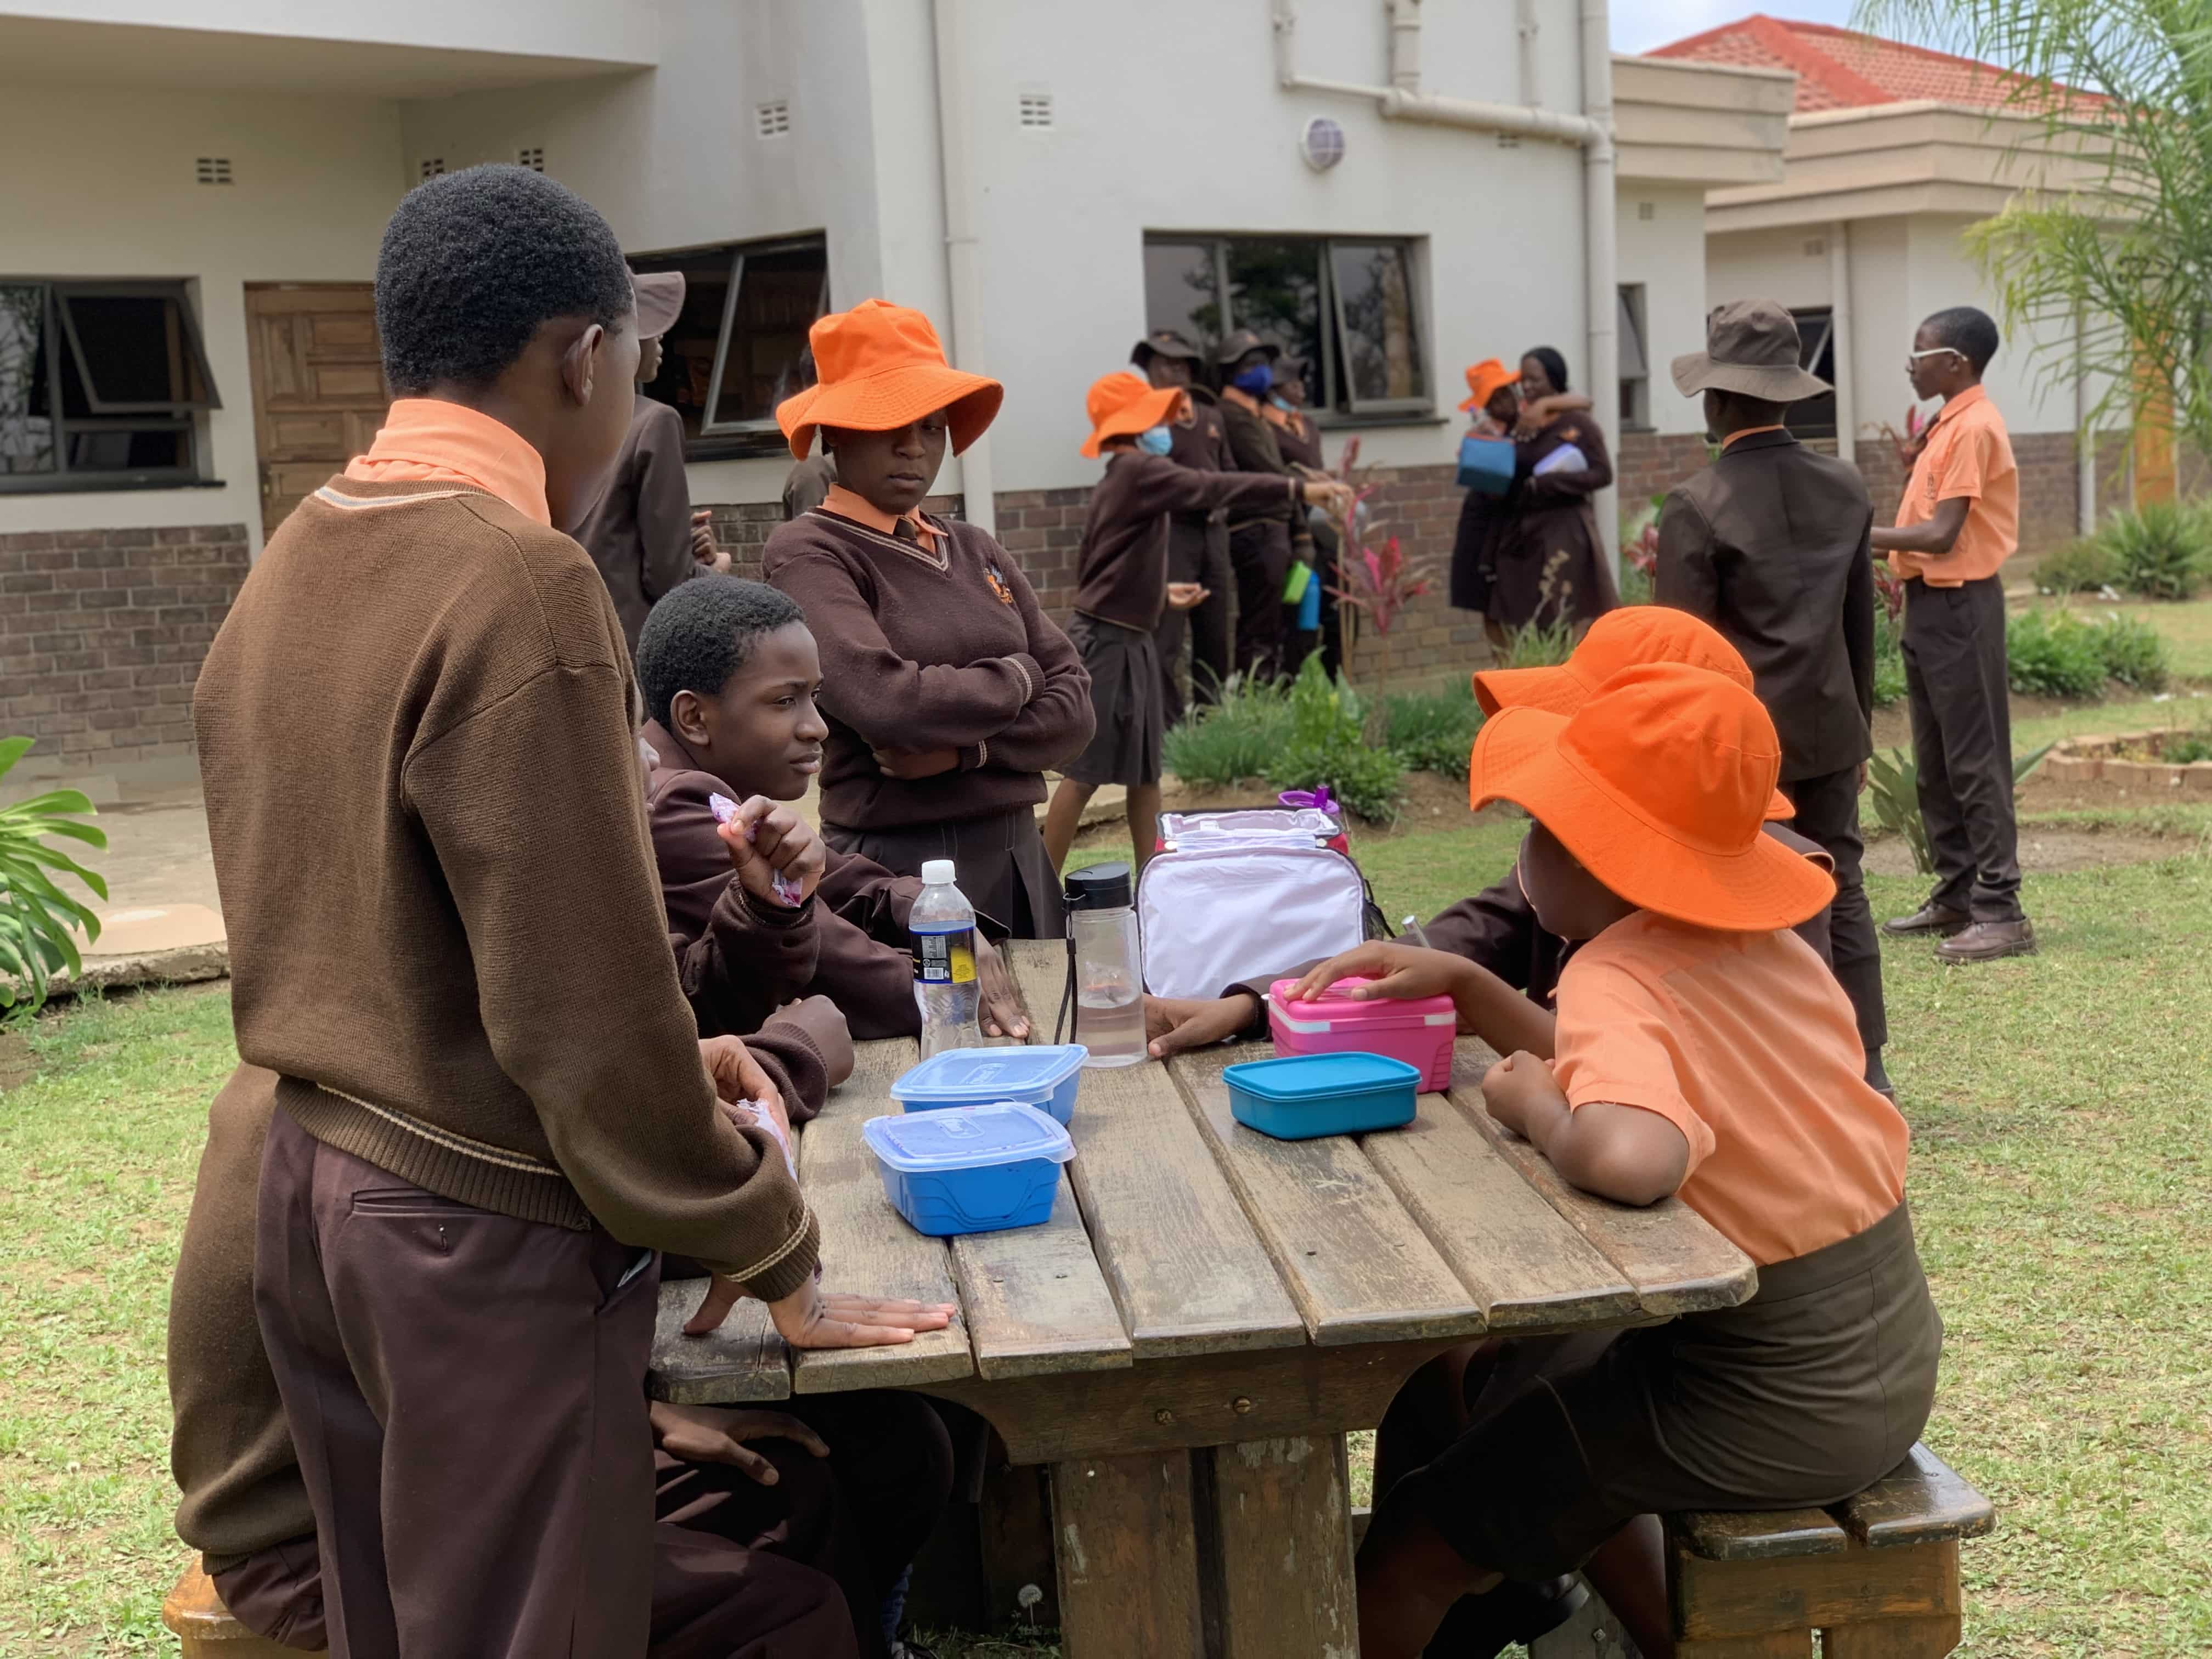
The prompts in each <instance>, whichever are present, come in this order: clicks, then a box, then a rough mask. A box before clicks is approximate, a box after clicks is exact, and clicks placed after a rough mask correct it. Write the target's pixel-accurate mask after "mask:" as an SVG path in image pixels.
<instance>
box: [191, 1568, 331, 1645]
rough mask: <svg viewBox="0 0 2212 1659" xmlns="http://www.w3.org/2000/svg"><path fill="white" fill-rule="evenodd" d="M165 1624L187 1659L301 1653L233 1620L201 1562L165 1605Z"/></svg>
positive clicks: (192, 1569)
mask: <svg viewBox="0 0 2212 1659" xmlns="http://www.w3.org/2000/svg"><path fill="white" fill-rule="evenodd" d="M161 1622H162V1623H163V1624H164V1625H167V1626H168V1627H169V1629H170V1631H171V1632H173V1634H174V1635H175V1636H176V1638H177V1640H178V1641H179V1643H181V1644H183V1645H184V1659H297V1655H298V1653H299V1651H300V1650H298V1649H297V1648H288V1647H286V1646H284V1645H283V1644H281V1643H277V1642H272V1641H270V1639H269V1638H267V1637H265V1636H256V1635H255V1634H254V1633H253V1632H252V1631H250V1630H248V1629H246V1626H243V1625H241V1624H240V1623H239V1622H238V1620H235V1619H234V1618H232V1617H231V1616H230V1609H229V1608H228V1607H225V1606H223V1604H222V1597H221V1596H220V1595H216V1592H215V1581H214V1580H212V1579H211V1578H210V1577H208V1576H207V1574H205V1573H204V1572H202V1571H200V1564H199V1563H198V1562H197V1560H195V1561H194V1562H193V1563H192V1564H191V1566H189V1567H187V1568H185V1576H184V1577H181V1578H179V1579H178V1580H177V1587H176V1589H173V1590H171V1591H170V1592H169V1594H168V1596H167V1600H165V1601H163V1602H162V1603H161Z"/></svg>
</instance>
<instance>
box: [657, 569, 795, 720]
mask: <svg viewBox="0 0 2212 1659" xmlns="http://www.w3.org/2000/svg"><path fill="white" fill-rule="evenodd" d="M805 620H806V613H805V611H801V610H800V609H799V602H798V601H797V600H796V599H793V598H792V597H791V596H790V595H789V594H788V593H784V592H778V591H777V590H776V589H775V588H773V587H770V586H769V585H768V584H767V583H766V582H749V581H746V580H744V579H743V578H741V577H738V576H720V575H710V576H694V577H693V578H691V580H690V581H687V582H684V583H682V584H681V585H679V586H676V587H673V588H671V589H670V590H669V592H667V594H666V595H665V597H664V598H663V599H661V601H660V602H659V604H658V605H654V606H653V614H652V615H651V616H649V617H647V618H646V619H645V627H644V629H643V630H642V631H641V632H640V634H639V635H638V636H637V683H638V687H639V689H640V690H642V691H643V692H644V693H645V712H646V713H647V714H650V715H652V716H653V719H655V720H659V722H660V723H661V724H662V725H663V726H666V725H667V724H668V723H669V722H668V708H669V705H670V704H671V703H672V702H675V701H676V694H677V693H678V691H692V692H696V693H697V694H698V695H699V696H702V697H712V696H720V693H721V690H722V688H723V687H724V686H726V685H727V684H729V683H730V676H731V675H732V674H734V673H736V672H737V671H738V670H739V669H740V668H743V667H744V665H745V659H747V658H749V657H750V656H751V655H752V653H753V642H754V641H757V640H758V639H759V638H760V636H761V635H763V634H773V633H775V630H776V629H779V628H788V627H790V626H791V624H792V623H803V622H805Z"/></svg>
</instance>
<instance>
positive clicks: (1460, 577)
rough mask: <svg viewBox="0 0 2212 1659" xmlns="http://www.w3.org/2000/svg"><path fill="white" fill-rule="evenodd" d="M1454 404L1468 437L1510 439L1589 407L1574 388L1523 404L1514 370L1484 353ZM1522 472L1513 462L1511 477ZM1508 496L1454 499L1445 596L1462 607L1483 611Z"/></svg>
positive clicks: (1500, 634) (1495, 636)
mask: <svg viewBox="0 0 2212 1659" xmlns="http://www.w3.org/2000/svg"><path fill="white" fill-rule="evenodd" d="M1459 406H1460V409H1461V410H1462V412H1464V413H1465V414H1467V415H1468V416H1470V417H1471V418H1470V421H1469V423H1468V436H1469V437H1473V438H1511V437H1514V436H1516V434H1518V433H1524V432H1525V433H1534V432H1539V431H1541V430H1542V429H1543V428H1545V427H1547V426H1548V425H1549V424H1550V423H1551V422H1553V421H1554V420H1557V419H1558V418H1559V417H1560V416H1563V415H1573V414H1578V413H1580V412H1581V411H1583V410H1587V409H1588V408H1589V406H1590V400H1589V396H1588V395H1587V394H1586V393H1583V392H1553V393H1551V394H1550V395H1549V396H1547V397H1542V398H1535V399H1534V400H1533V401H1531V402H1528V403H1526V404H1524V403H1523V402H1522V398H1521V376H1520V373H1519V371H1518V370H1516V369H1510V368H1506V366H1505V365H1504V363H1502V362H1499V361H1498V359H1497V358H1495V357H1485V358H1484V359H1483V360H1482V361H1481V362H1479V363H1470V364H1469V365H1468V370H1467V396H1466V397H1465V398H1462V400H1461V402H1460V405H1459ZM1523 459H1525V458H1523ZM1515 471H1516V475H1517V474H1520V473H1521V472H1522V471H1523V469H1522V467H1521V466H1520V465H1518V464H1517V463H1516V467H1515ZM1510 499H1511V497H1510V495H1486V494H1484V493H1483V492H1482V491H1481V490H1480V489H1469V490H1468V492H1467V495H1466V498H1465V499H1464V500H1462V501H1461V502H1460V507H1459V527H1458V529H1457V530H1456V531H1455V533H1454V534H1453V537H1452V560H1451V589H1450V598H1451V603H1452V604H1453V605H1455V606H1456V607H1457V608H1458V609H1460V610H1462V611H1477V612H1482V613H1487V612H1488V611H1489V609H1490V592H1491V588H1492V586H1493V585H1494V584H1495V583H1496V581H1497V578H1498V566H1497V562H1496V561H1495V560H1494V559H1493V558H1492V537H1493V536H1494V535H1495V533H1496V532H1497V530H1498V526H1500V525H1501V524H1503V523H1504V520H1506V518H1507V517H1508V516H1509V513H1508V509H1507V503H1508V501H1510ZM1491 636H1492V640H1493V641H1501V642H1502V641H1503V638H1504V630H1503V629H1492V635H1491Z"/></svg>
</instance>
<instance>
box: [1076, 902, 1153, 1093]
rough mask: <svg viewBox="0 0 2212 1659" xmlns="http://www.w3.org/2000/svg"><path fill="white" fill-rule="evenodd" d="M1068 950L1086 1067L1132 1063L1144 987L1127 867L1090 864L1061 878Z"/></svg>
mask: <svg viewBox="0 0 2212 1659" xmlns="http://www.w3.org/2000/svg"><path fill="white" fill-rule="evenodd" d="M1066 899H1067V922H1068V949H1069V951H1070V952H1071V954H1072V957H1073V977H1074V981H1075V1040H1076V1041H1077V1042H1080V1043H1081V1044H1083V1045H1084V1046H1085V1048H1089V1049H1090V1050H1091V1057H1090V1058H1089V1059H1088V1060H1085V1061H1084V1062H1083V1063H1084V1065H1085V1066H1091V1067H1103V1066H1134V1065H1135V1064H1136V1063H1137V1062H1138V1061H1139V1060H1142V1059H1144V1057H1145V985H1144V978H1143V975H1142V974H1141V973H1140V972H1139V966H1138V963H1139V957H1138V954H1137V912H1136V909H1135V908H1134V900H1133V898H1132V896H1131V888H1130V874H1129V866H1127V865H1126V864H1094V865H1092V866H1091V867H1090V868H1089V869H1087V870H1078V871H1077V872H1075V873H1074V874H1073V875H1072V876H1070V877H1069V878H1067V894H1066Z"/></svg>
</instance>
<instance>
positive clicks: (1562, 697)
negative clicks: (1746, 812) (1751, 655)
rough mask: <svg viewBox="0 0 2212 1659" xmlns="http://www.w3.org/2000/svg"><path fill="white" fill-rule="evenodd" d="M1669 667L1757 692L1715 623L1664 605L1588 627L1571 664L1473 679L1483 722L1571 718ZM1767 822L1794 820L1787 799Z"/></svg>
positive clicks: (1780, 797) (1626, 608)
mask: <svg viewBox="0 0 2212 1659" xmlns="http://www.w3.org/2000/svg"><path fill="white" fill-rule="evenodd" d="M1655 662H1671V663H1676V664H1680V665H1685V666H1687V667H1691V668H1702V669H1705V670H1706V671H1709V672H1711V673H1715V674H1718V675H1719V676H1721V678H1723V679H1728V680H1733V681H1734V682H1735V684H1738V685H1740V686H1741V687H1742V688H1743V689H1744V690H1747V691H1748V690H1752V689H1753V687H1752V677H1751V665H1750V664H1749V663H1747V662H1746V661H1744V659H1743V653H1741V652H1740V651H1738V650H1737V649H1736V648H1735V647H1734V646H1732V645H1730V644H1729V642H1728V641H1727V639H1726V638H1725V637H1724V636H1723V635H1722V633H1721V631H1720V630H1719V629H1717V628H1715V627H1714V626H1713V625H1712V624H1711V623H1707V622H1701V621H1699V619H1698V618H1697V617H1693V616H1692V615H1690V613H1689V612H1688V611H1673V610H1669V609H1668V607H1667V606H1665V605H1623V606H1622V607H1621V608H1620V610H1618V611H1607V612H1606V613H1605V615H1603V616H1602V617H1599V618H1598V619H1597V620H1596V621H1595V622H1594V623H1591V624H1590V625H1589V631H1588V632H1587V633H1585V634H1584V635H1583V638H1582V643H1581V644H1579V645H1577V647H1575V649H1574V653H1573V654H1572V655H1571V656H1570V657H1569V658H1568V659H1566V661H1565V662H1563V663H1559V664H1558V665H1554V666H1550V667H1545V668H1486V669H1483V670H1481V671H1479V672H1477V673H1476V675H1475V676H1474V700H1475V702H1477V703H1479V704H1480V705H1481V708H1482V712H1483V713H1484V714H1486V715H1490V714H1498V712H1500V711H1501V710H1503V709H1507V708H1542V709H1547V710H1549V711H1550V712H1551V713H1553V714H1573V713H1574V712H1575V711H1576V710H1577V709H1578V708H1581V707H1582V706H1583V704H1584V703H1586V702H1589V700H1590V698H1591V697H1593V696H1595V695H1596V693H1597V689H1598V687H1600V686H1601V685H1603V684H1605V683H1606V682H1607V680H1609V679H1611V678H1613V676H1614V675H1615V674H1618V673H1620V672H1621V671H1623V670H1624V669H1629V668H1634V667H1636V666H1637V665H1638V664H1641V663H1655ZM1766 816H1767V817H1770V818H1794V817H1796V816H1797V809H1796V807H1794V806H1792V805H1790V798H1789V797H1788V796H1786V795H1784V794H1782V793H1779V792H1777V793H1776V794H1775V797H1774V799H1772V800H1771V801H1769V802H1768V803H1767V804H1766Z"/></svg>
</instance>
